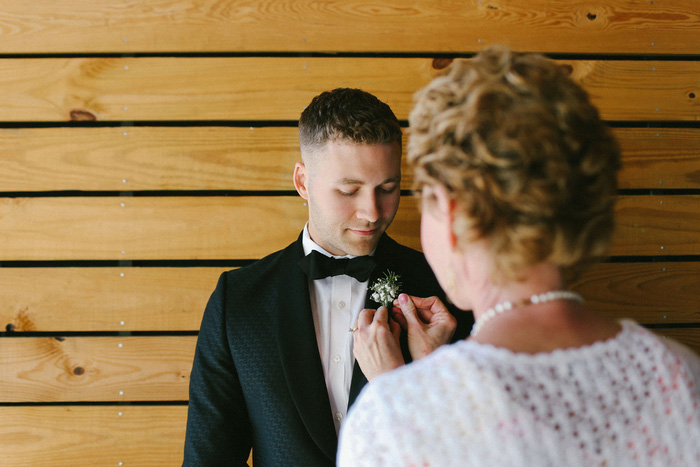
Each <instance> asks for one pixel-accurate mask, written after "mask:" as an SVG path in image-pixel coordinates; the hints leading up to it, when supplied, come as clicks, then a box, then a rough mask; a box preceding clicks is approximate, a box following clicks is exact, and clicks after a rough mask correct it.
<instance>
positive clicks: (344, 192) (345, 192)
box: [338, 190, 357, 196]
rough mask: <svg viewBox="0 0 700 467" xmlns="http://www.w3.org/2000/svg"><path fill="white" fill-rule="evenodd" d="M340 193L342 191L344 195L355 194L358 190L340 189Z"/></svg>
mask: <svg viewBox="0 0 700 467" xmlns="http://www.w3.org/2000/svg"><path fill="white" fill-rule="evenodd" d="M338 193H340V194H341V195H343V196H352V195H354V194H355V193H357V190H353V191H343V190H338Z"/></svg>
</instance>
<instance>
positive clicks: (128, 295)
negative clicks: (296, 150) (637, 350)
mask: <svg viewBox="0 0 700 467" xmlns="http://www.w3.org/2000/svg"><path fill="white" fill-rule="evenodd" d="M226 269H228V268H218V267H197V268H176V267H153V268H140V267H124V268H119V267H116V268H109V267H106V268H100V267H86V268H80V267H71V268H62V267H58V268H2V269H0V281H1V282H2V284H3V287H2V288H0V303H2V307H0V330H6V329H8V326H10V329H12V330H13V331H14V332H32V331H40V332H66V331H83V332H91V331H196V330H198V329H199V324H200V321H201V318H202V312H203V311H204V307H205V306H206V302H207V300H208V299H209V296H210V294H211V292H212V291H213V290H214V286H215V285H216V281H217V278H218V276H219V274H220V273H221V272H223V271H224V270H226ZM573 288H574V289H575V290H577V291H579V292H580V293H582V294H583V296H584V297H585V298H586V303H587V304H588V306H590V307H591V308H593V309H595V310H598V311H600V312H602V313H604V314H606V315H607V316H610V317H612V318H614V319H621V318H625V317H631V318H633V319H635V320H636V321H638V322H640V323H643V324H670V323H681V324H682V323H698V322H700V263H697V262H658V263H602V264H598V265H595V266H593V267H592V268H591V269H590V270H588V271H587V272H586V273H584V274H583V275H582V277H581V278H580V279H579V280H578V281H577V282H576V283H575V284H574V285H573ZM122 323H124V324H122Z"/></svg>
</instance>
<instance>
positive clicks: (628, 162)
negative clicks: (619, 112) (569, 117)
mask: <svg viewBox="0 0 700 467" xmlns="http://www.w3.org/2000/svg"><path fill="white" fill-rule="evenodd" d="M614 134H615V136H616V137H617V140H618V142H619V143H620V147H621V148H622V154H623V158H622V170H621V171H620V174H619V186H620V188H637V189H639V188H664V189H668V188H695V189H697V188H700V128H617V129H615V130H614Z"/></svg>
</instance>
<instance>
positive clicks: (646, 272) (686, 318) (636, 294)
mask: <svg viewBox="0 0 700 467" xmlns="http://www.w3.org/2000/svg"><path fill="white" fill-rule="evenodd" d="M572 288H573V289H574V290H576V291H578V292H579V293H581V294H582V295H583V296H584V297H585V299H586V305H587V306H589V307H591V308H592V309H594V310H597V311H599V312H601V313H603V314H605V315H606V316H609V317H611V318H613V319H622V318H632V319H634V320H635V321H637V322H639V323H642V324H670V323H700V263H697V262H658V263H602V264H597V265H595V266H593V267H591V268H590V269H589V270H588V271H586V272H585V273H584V274H582V276H581V277H580V278H579V279H578V280H577V281H576V282H575V283H574V284H573V285H572Z"/></svg>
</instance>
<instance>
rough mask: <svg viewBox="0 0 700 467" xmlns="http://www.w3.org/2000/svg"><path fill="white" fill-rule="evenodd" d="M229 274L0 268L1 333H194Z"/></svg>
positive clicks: (180, 270) (212, 270) (164, 269)
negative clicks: (221, 280) (222, 277)
mask: <svg viewBox="0 0 700 467" xmlns="http://www.w3.org/2000/svg"><path fill="white" fill-rule="evenodd" d="M227 269H231V268H219V267H194V268H189V267H182V268H177V267H154V268H140V267H123V268H120V267H117V268H110V267H69V268H63V267H58V268H0V282H1V283H2V287H0V303H1V304H2V306H0V331H6V330H8V329H11V330H12V331H13V332H32V331H40V332H67V331H88V332H89V331H196V330H198V329H199V325H200V322H201V320H202V313H203V312H204V308H205V306H206V304H207V300H209V296H210V295H211V293H212V292H213V290H214V287H215V286H216V283H217V280H218V277H219V275H220V274H221V273H222V272H223V271H225V270H227Z"/></svg>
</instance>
